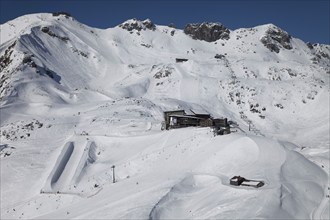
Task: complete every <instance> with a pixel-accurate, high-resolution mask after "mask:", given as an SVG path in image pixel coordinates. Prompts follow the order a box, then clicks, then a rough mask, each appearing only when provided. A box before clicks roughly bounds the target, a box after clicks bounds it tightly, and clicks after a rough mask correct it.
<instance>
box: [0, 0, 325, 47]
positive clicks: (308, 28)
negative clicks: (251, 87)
mask: <svg viewBox="0 0 330 220" xmlns="http://www.w3.org/2000/svg"><path fill="white" fill-rule="evenodd" d="M0 4H1V5H0V6H1V11H0V12H1V13H0V18H1V23H4V22H7V21H9V20H11V19H14V18H16V17H18V16H21V15H24V14H30V13H39V12H56V11H66V12H69V13H70V14H72V16H73V17H75V18H76V19H77V20H79V21H80V22H82V23H85V24H87V25H89V26H92V27H98V28H109V27H114V26H116V25H118V24H120V23H122V22H123V21H125V20H127V19H130V18H138V19H145V18H150V19H151V20H152V21H153V22H154V23H156V24H162V25H167V24H170V23H174V24H175V25H176V26H177V27H178V28H181V29H182V28H183V27H184V26H185V25H186V24H187V23H191V22H203V21H211V22H220V23H222V24H224V25H225V26H226V27H228V28H229V29H232V30H234V29H236V28H240V27H254V26H257V25H261V24H266V23H273V24H275V25H277V26H279V27H281V28H282V29H284V30H286V31H287V32H289V34H291V35H292V36H294V37H297V38H300V39H302V40H304V41H306V42H307V41H309V42H313V43H314V42H317V43H325V44H330V43H329V38H330V37H329V29H330V24H329V20H330V17H329V13H330V0H231V1H230V0H204V1H202V0H153V1H152V0H148V1H146V0H135V1H133V0H120V1H119V0H0Z"/></svg>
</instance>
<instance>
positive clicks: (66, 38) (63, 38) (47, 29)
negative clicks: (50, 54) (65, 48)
mask: <svg viewBox="0 0 330 220" xmlns="http://www.w3.org/2000/svg"><path fill="white" fill-rule="evenodd" d="M40 30H41V31H42V32H44V33H45V34H48V35H49V36H51V37H56V38H58V39H60V40H62V41H64V42H67V41H68V40H69V38H68V37H62V36H58V35H56V34H55V33H54V32H53V31H52V30H50V28H49V27H41V29H40Z"/></svg>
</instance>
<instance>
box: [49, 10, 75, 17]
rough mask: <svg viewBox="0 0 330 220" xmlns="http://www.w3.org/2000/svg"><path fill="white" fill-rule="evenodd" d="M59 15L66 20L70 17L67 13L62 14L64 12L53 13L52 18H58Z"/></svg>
mask: <svg viewBox="0 0 330 220" xmlns="http://www.w3.org/2000/svg"><path fill="white" fill-rule="evenodd" d="M60 15H63V16H65V17H66V18H69V17H71V15H70V14H69V13H68V12H64V11H60V12H53V16H54V17H57V16H60Z"/></svg>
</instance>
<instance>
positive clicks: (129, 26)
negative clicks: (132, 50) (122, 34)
mask: <svg viewBox="0 0 330 220" xmlns="http://www.w3.org/2000/svg"><path fill="white" fill-rule="evenodd" d="M119 27H121V28H122V29H125V30H127V31H133V30H137V31H141V30H146V29H148V30H152V31H154V30H156V25H155V24H154V23H153V22H152V21H151V20H150V19H146V20H144V21H139V20H137V19H136V18H133V19H132V20H128V21H126V22H124V23H122V24H120V25H119Z"/></svg>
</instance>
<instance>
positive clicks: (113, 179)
mask: <svg viewBox="0 0 330 220" xmlns="http://www.w3.org/2000/svg"><path fill="white" fill-rule="evenodd" d="M111 168H112V182H113V183H115V182H116V179H115V165H112V167H111Z"/></svg>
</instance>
